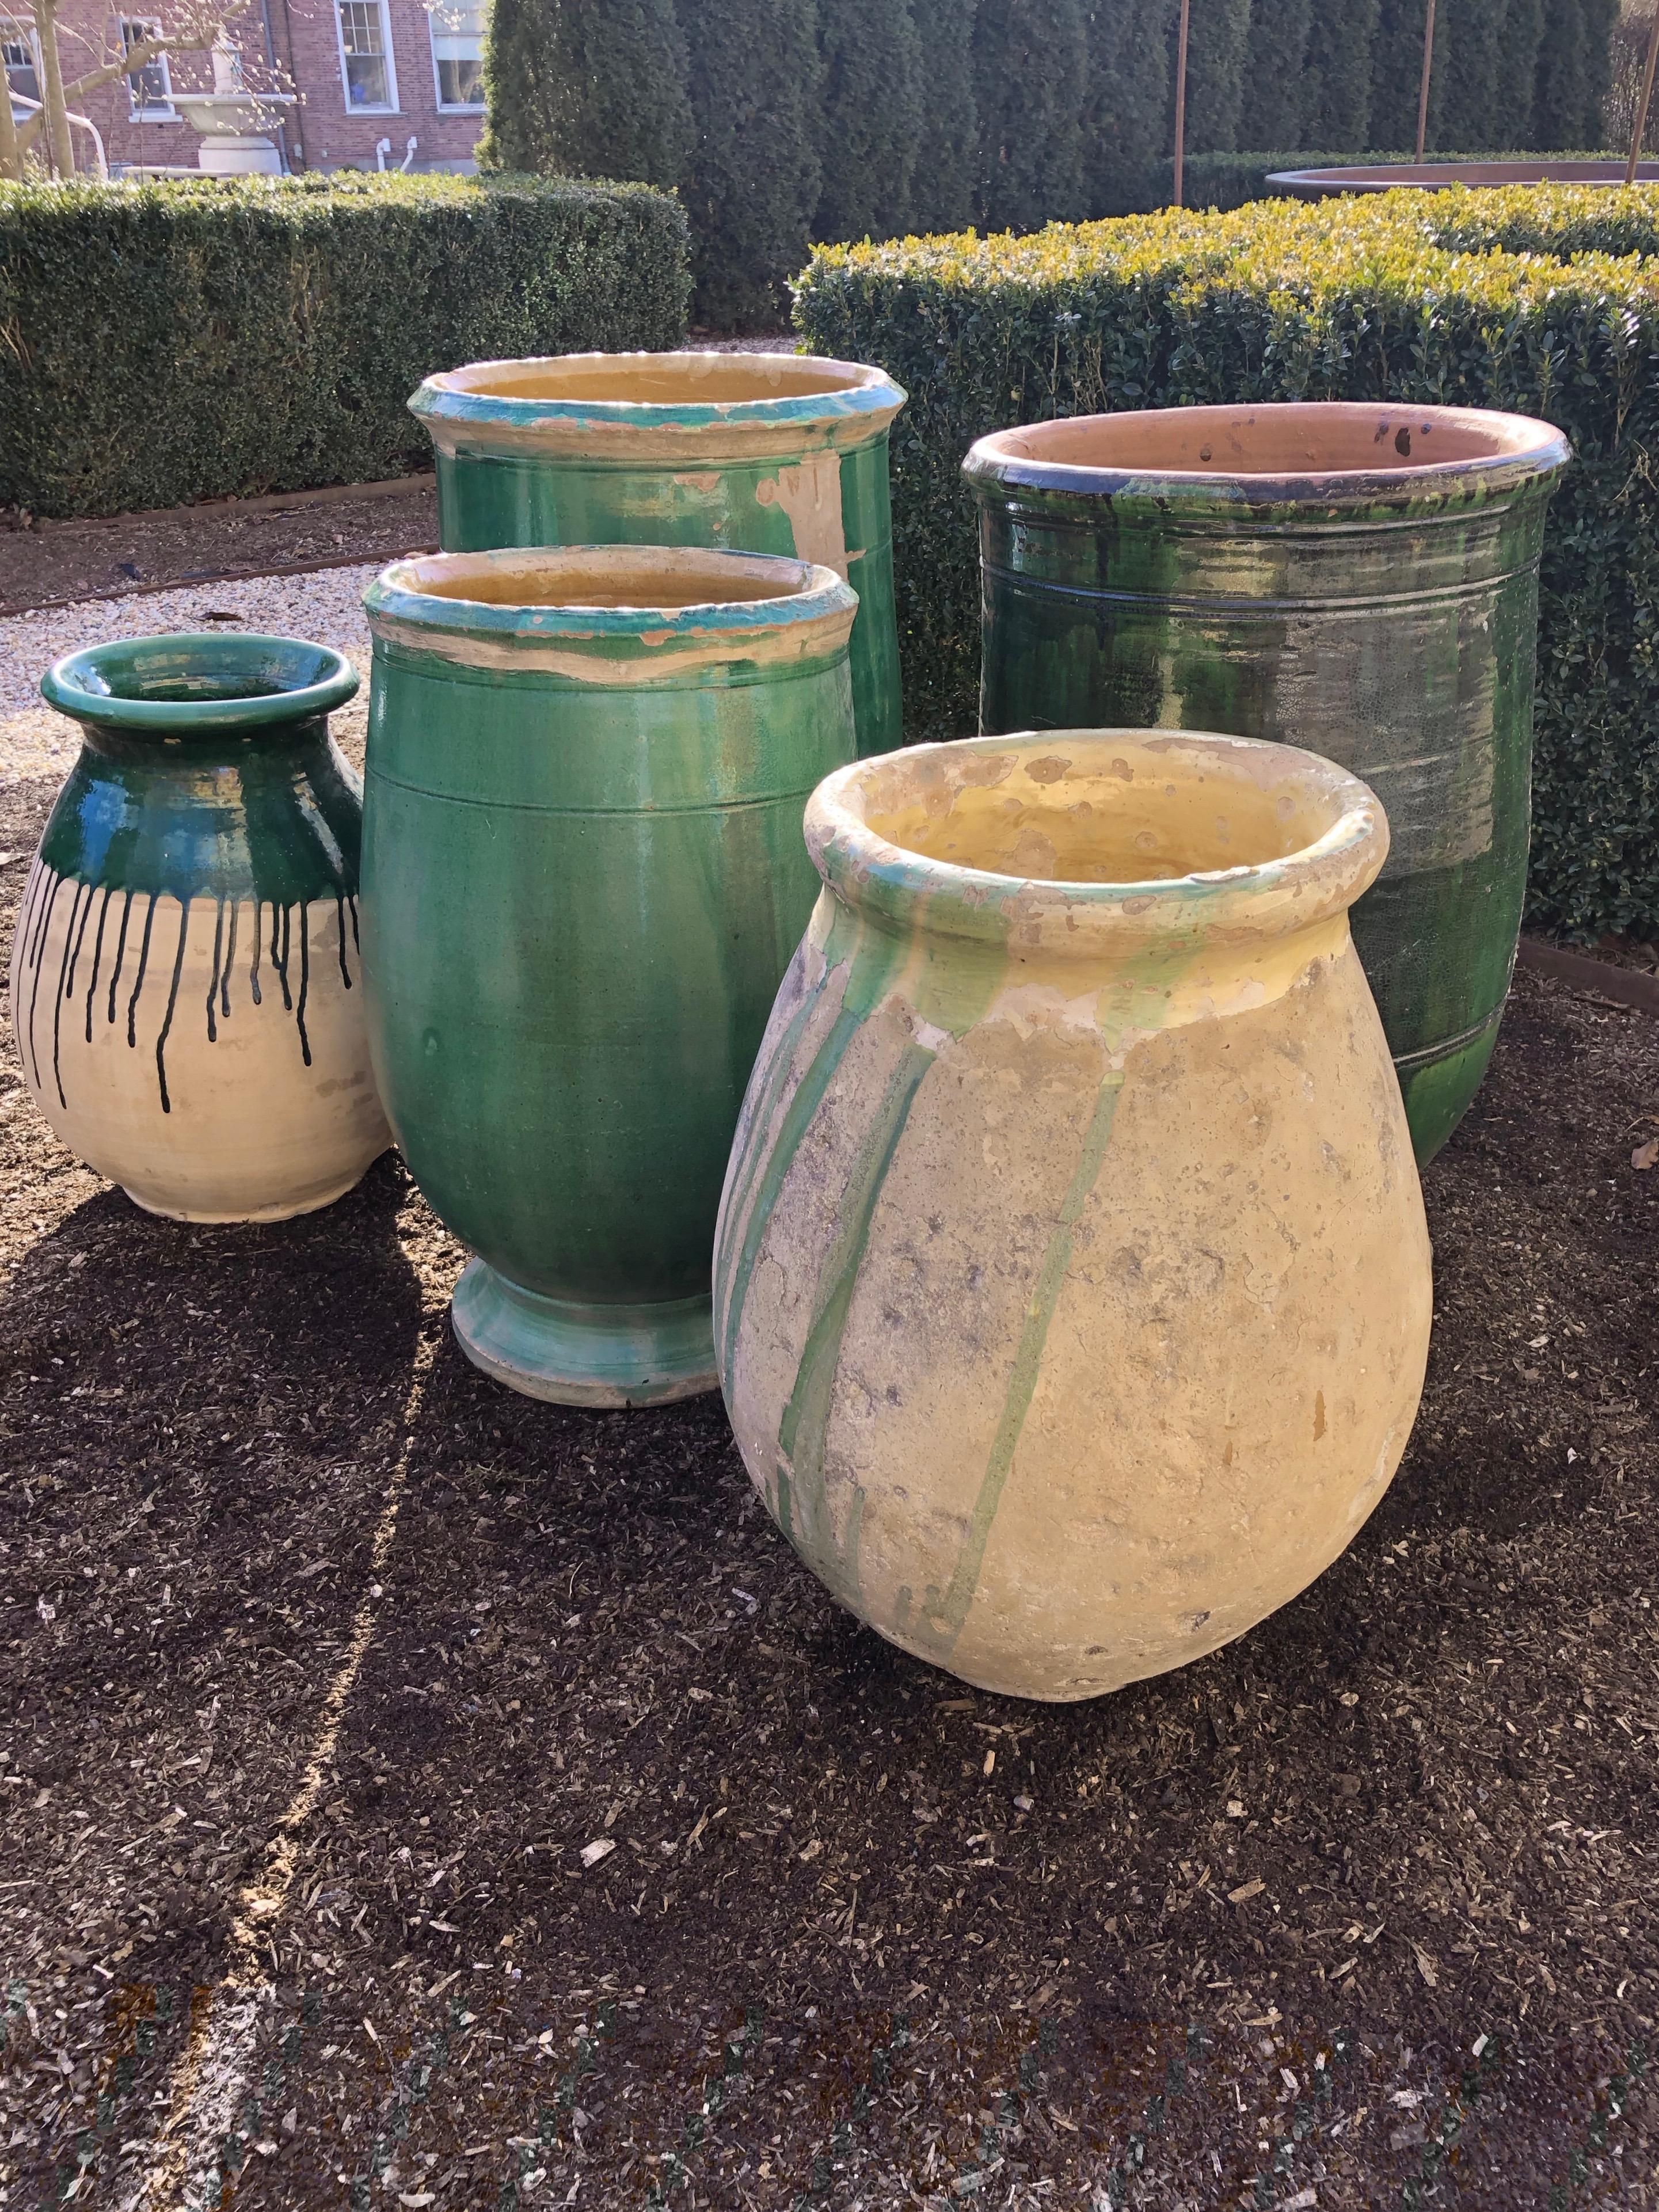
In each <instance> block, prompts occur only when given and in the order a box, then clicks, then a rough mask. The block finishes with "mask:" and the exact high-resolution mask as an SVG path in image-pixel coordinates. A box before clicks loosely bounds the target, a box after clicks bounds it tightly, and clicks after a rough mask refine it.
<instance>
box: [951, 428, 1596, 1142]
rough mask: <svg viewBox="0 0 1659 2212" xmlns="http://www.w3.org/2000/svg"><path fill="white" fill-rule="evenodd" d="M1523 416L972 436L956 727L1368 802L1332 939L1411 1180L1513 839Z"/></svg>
mask: <svg viewBox="0 0 1659 2212" xmlns="http://www.w3.org/2000/svg"><path fill="white" fill-rule="evenodd" d="M1567 459H1568V447H1567V442H1566V440H1565V438H1564V437H1563V436H1562V435H1561V434H1560V432H1559V430H1556V429H1554V428H1552V427H1551V425H1550V424H1549V423H1547V422H1533V421H1530V420H1528V419H1527V418H1526V417H1523V416H1515V415H1497V414H1491V413H1487V412H1485V411H1482V410H1477V409H1472V408H1458V407H1406V406H1400V405H1395V404H1393V403H1379V404H1376V405H1370V404H1361V403H1358V402H1355V403H1352V404H1348V403H1344V402H1338V401H1328V402H1317V401H1316V402H1310V403H1308V404H1301V405H1283V406H1278V405H1275V406H1268V405H1262V406H1259V407H1172V408H1165V409H1160V410H1153V411H1150V412H1147V413H1144V414H1121V415H1097V416H1081V417H1079V418H1077V419H1075V420H1073V421H1069V422H1039V423H1032V424H1029V425H1027V426H1025V427H1024V428H1020V429H1017V430H1004V431H1000V432H998V433H997V434H996V435H994V436H992V437H988V438H982V439H981V441H980V442H979V443H978V444H977V445H976V446H975V447H974V448H973V450H972V452H971V453H969V457H968V459H967V462H966V465H965V467H966V474H967V477H968V480H969V484H970V486H971V487H972V489H973V491H974V494H975V497H976V499H977V501H978V503H979V512H980V559H981V578H982V583H983V597H982V634H983V653H984V659H983V677H982V681H981V692H980V726H981V728H982V729H984V730H987V731H996V730H1023V729H1029V728H1032V727H1036V728H1038V729H1047V728H1058V729H1067V728H1072V727H1073V726H1077V725H1079V724H1092V723H1133V724H1148V723H1156V724H1158V725H1161V726H1164V727H1169V728H1176V729H1207V730H1231V731H1236V732H1237V733H1238V734H1239V735H1240V736H1241V737H1250V738H1269V739H1273V740H1276V741H1281V742H1283V743H1285V744H1297V745H1304V746H1306V747H1308V748H1309V749H1310V750H1312V751H1315V752H1318V753H1322V754H1325V755H1328V757H1330V758H1331V759H1333V760H1336V761H1340V763H1341V764H1342V765H1343V766H1344V767H1345V768H1347V769H1352V771H1353V773H1354V774H1355V775H1358V776H1362V777H1363V778H1364V781H1366V782H1367V783H1368V784H1370V786H1371V787H1372V788H1373V789H1374V790H1375V791H1376V794H1377V797H1378V798H1379V799H1381V800H1382V802H1383V806H1384V808H1385V810H1386V811H1387V814H1388V818H1389V840H1390V842H1389V860H1388V864H1387V866H1385V867H1384V868H1383V872H1382V875H1381V876H1380V877H1379V878H1378V879H1377V882H1376V886H1375V888H1374V889H1373V890H1370V891H1369V892H1368V893H1367V894H1366V896H1365V897H1364V899H1363V900H1362V901H1361V902H1360V904H1359V906H1358V908H1357V909H1356V911H1355V914H1354V923H1353V927H1354V939H1355V942H1356V943H1357V944H1358V947H1359V952H1360V957H1361V958H1362V959H1363V960H1364V963H1365V970H1366V973H1367V975H1369V976H1370V981H1371V987H1372V989H1373V990H1374V991H1375V992H1376V1001H1377V1005H1378V1007H1379V1008H1380V1010H1381V1012H1382V1015H1383V1028H1384V1029H1385V1030H1386V1031H1387V1032H1388V1037H1389V1045H1390V1047H1391V1048H1392V1050H1393V1053H1394V1057H1395V1066H1396V1067H1397V1069H1398V1071H1399V1075H1400V1081H1401V1088H1402V1089H1403V1091H1404V1092H1405V1096H1406V1111H1407V1116H1408V1118H1409V1120H1410V1122H1411V1127H1412V1137H1413V1143H1414V1144H1415V1146H1416V1148H1417V1156H1418V1158H1419V1161H1423V1160H1427V1159H1429V1158H1431V1156H1432V1155H1433V1153H1434V1152H1436V1151H1437V1149H1438V1147H1439V1146H1441V1145H1442V1144H1443V1143H1444V1141H1445V1139H1446V1138H1447V1137H1448V1136H1449V1134H1450V1133H1451V1132H1452V1130H1453V1129H1454V1128H1455V1127H1456V1125H1457V1122H1458V1121H1459V1120H1460V1119H1461V1117H1462V1114H1463V1113H1464V1111H1465V1109H1467V1107H1468V1103H1469V1101H1470V1099H1471V1098H1473V1097H1474V1093H1475V1091H1476V1089H1477V1088H1478V1086H1479V1085H1480V1079H1481V1077H1482V1076H1483V1074H1484V1073H1486V1063H1487V1061H1488V1060H1490V1059H1491V1057H1492V1047H1493V1045H1494V1044H1495V1043H1496V1042H1497V1038H1498V1022H1499V1020H1500V1019H1501V1018H1502V1015H1503V1012H1504V1000H1505V998H1506V996H1507V994H1508V990H1509V981H1510V970H1511V969H1512V967H1513V966H1514V963H1515V953H1516V942H1517V939H1518V938H1519V934H1520V928H1521V909H1522V902H1523V900H1524V898H1525V895H1526V887H1527V853H1528V843H1529V841H1530V836H1531V803H1530V802H1531V779H1532V711H1533V682H1534V663H1535V659H1536V641H1537V630H1538V561H1539V554H1540V551H1541V547H1542V544H1543V532H1544V511H1545V508H1546V507H1547V504H1548V501H1549V495H1550V493H1551V492H1552V490H1553V489H1554V485H1555V483H1556V480H1557V478H1558V477H1559V474H1560V471H1561V470H1562V469H1563V468H1564V467H1565V465H1566V462H1567Z"/></svg>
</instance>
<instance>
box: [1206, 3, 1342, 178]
mask: <svg viewBox="0 0 1659 2212" xmlns="http://www.w3.org/2000/svg"><path fill="white" fill-rule="evenodd" d="M1313 18H1314V0H1251V7H1250V26H1249V29H1250V35H1249V50H1248V52H1247V53H1246V55H1245V58H1244V65H1243V66H1244V82H1243V99H1242V100H1241V103H1240V106H1239V115H1238V135H1237V139H1236V140H1235V142H1234V143H1235V144H1237V145H1239V146H1311V145H1313V144H1314V143H1315V140H1314V138H1313V136H1312V134H1311V126H1310V120H1309V116H1308V99H1309V94H1310V91H1312V90H1315V89H1316V85H1315V84H1314V83H1313V82H1311V81H1310V76H1309V71H1308V42H1309V40H1310V37H1311V35H1312V32H1313ZM1318 143H1320V144H1323V143H1324V141H1323V140H1320V141H1319V142H1318ZM1355 143H1356V144H1358V140H1356V141H1355Z"/></svg>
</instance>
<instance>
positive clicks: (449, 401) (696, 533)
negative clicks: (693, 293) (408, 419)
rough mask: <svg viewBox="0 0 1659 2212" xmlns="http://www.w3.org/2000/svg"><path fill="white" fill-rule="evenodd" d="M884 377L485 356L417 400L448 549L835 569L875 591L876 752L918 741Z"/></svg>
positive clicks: (754, 360)
mask: <svg viewBox="0 0 1659 2212" xmlns="http://www.w3.org/2000/svg"><path fill="white" fill-rule="evenodd" d="M904 398H905V395H904V392H902V389H901V388H900V386H897V385H896V384H895V383H894V382H893V380H892V379H891V378H890V377H889V376H886V375H884V374H883V373H882V371H881V370H880V369H878V368H864V367H861V366H860V365H859V364H858V363H856V362H845V361H824V360H821V359H817V358H816V357H813V356H800V355H795V354H774V353H761V354H731V353H660V354H650V353H620V354H606V353H586V354H565V355H561V356H556V357H554V358H551V359H549V360H544V361H483V362H473V363H472V364H471V367H469V368H458V369H455V370H453V372H452V373H450V374H447V375H444V376H433V377H428V380H427V381H426V382H425V383H424V384H423V385H422V386H421V388H420V390H419V391H418V392H416V394H415V397H414V398H412V399H411V400H410V403H409V404H410V409H411V410H412V411H413V412H414V413H415V414H416V416H419V417H420V419H421V421H422V422H424V423H425V425H426V427H427V428H428V431H429V432H430V434H431V436H432V442H433V445H434V447H435V450H436V455H437V469H438V532H439V543H440V544H441V545H442V546H443V548H444V549H445V550H446V551H447V552H471V551H476V550H483V549H484V548H487V547H489V546H506V545H715V546H724V547H726V548H729V549H732V550H736V551H741V552H748V553H775V554H781V555H783V556H788V557H791V558H793V559H797V560H801V561H808V562H818V563H820V564H821V565H822V566H823V567H824V568H833V569H834V570H835V572H836V574H837V575H838V576H840V577H841V578H842V580H843V581H845V582H848V583H850V584H851V585H852V586H853V588H854V591H855V592H857V593H858V598H859V610H858V617H857V620H856V621H855V622H854V624H853V639H852V646H851V665H852V673H853V713H854V720H855V721H856V723H857V725H858V744H859V750H860V753H866V754H867V753H884V752H888V751H890V750H891V749H892V748H893V746H895V745H896V744H899V743H900V742H901V741H902V709H901V702H900V696H899V664H898V627H897V622H896V616H895V612H894V602H893V526H892V509H891V505H890V499H889V495H888V485H887V434H888V430H889V427H890V424H891V422H892V421H893V418H894V416H896V414H897V413H898V411H899V410H900V408H901V407H902V406H903V404H904Z"/></svg>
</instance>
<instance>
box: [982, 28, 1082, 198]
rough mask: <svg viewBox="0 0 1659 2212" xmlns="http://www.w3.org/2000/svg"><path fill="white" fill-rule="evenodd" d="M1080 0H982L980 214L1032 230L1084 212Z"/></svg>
mask: <svg viewBox="0 0 1659 2212" xmlns="http://www.w3.org/2000/svg"><path fill="white" fill-rule="evenodd" d="M1087 79H1088V42H1087V40H1086V38H1085V26H1084V12H1083V0H980V4H979V15H978V18H977V20H976V21H975V25H974V104H975V108H976V110H977V112H978V115H979V163H980V169H979V193H978V200H979V219H980V221H981V222H982V223H983V224H984V226H985V228H987V230H1035V229H1036V228H1037V227H1038V226H1039V225H1040V224H1042V223H1045V222H1055V221H1064V220H1065V219H1066V218H1067V217H1068V216H1079V215H1081V214H1082V213H1083V212H1084V208H1085V200H1086V193H1087V187H1086V185H1085V174H1084V146H1083V119H1082V118H1083V106H1082V95H1083V91H1084V88H1085V85H1086V83H1087Z"/></svg>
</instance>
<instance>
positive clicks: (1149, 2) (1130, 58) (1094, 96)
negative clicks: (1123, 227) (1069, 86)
mask: <svg viewBox="0 0 1659 2212" xmlns="http://www.w3.org/2000/svg"><path fill="white" fill-rule="evenodd" d="M1179 4H1180V0H1095V4H1094V5H1093V6H1092V7H1091V9H1090V10H1089V21H1088V25H1087V33H1088V49H1089V71H1088V82H1089V98H1088V102H1087V104H1086V106H1085V110H1084V118H1083V152H1084V200H1085V207H1086V208H1087V210H1088V212H1089V213H1090V214H1091V215H1127V214H1128V213H1130V212H1131V211H1132V210H1133V209H1135V208H1136V207H1138V206H1139V204H1140V197H1139V195H1140V191H1141V187H1142V180H1143V179H1144V178H1145V176H1146V171H1147V168H1148V167H1149V166H1150V165H1151V163H1152V162H1153V161H1156V160H1157V159H1158V155H1160V154H1162V153H1164V152H1165V151H1166V150H1167V149H1168V146H1169V143H1170V125H1169V114H1170V67H1171V64H1170V25H1171V24H1172V23H1173V22H1174V21H1175V20H1176V10H1177V9H1178V7H1179Z"/></svg>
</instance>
